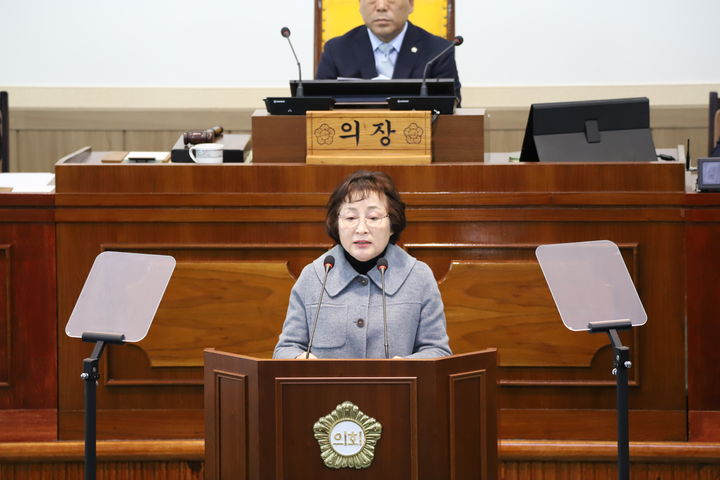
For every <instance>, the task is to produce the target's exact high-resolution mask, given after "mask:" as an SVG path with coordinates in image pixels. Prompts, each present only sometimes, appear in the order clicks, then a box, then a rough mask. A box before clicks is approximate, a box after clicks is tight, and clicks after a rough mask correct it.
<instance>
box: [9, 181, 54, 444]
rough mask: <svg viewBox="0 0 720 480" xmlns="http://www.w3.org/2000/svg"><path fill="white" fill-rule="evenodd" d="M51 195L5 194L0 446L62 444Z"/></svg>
mask: <svg viewBox="0 0 720 480" xmlns="http://www.w3.org/2000/svg"><path fill="white" fill-rule="evenodd" d="M52 201H53V198H52V195H30V194H11V193H3V194H0V440H4V441H12V440H50V439H55V438H56V435H57V433H56V432H57V430H56V415H55V411H54V409H55V408H56V407H57V385H58V381H57V373H56V368H57V357H56V351H57V341H56V334H55V330H56V300H55V286H56V278H55V228H54V225H53V223H52V220H53V214H52Z"/></svg>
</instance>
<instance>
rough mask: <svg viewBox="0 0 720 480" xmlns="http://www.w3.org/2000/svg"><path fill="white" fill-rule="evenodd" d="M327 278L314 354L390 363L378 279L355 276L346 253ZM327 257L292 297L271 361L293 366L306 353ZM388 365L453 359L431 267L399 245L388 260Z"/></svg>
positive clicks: (306, 272) (373, 273) (335, 251)
mask: <svg viewBox="0 0 720 480" xmlns="http://www.w3.org/2000/svg"><path fill="white" fill-rule="evenodd" d="M327 254H330V255H333V256H334V257H335V266H334V267H333V268H332V269H331V270H330V273H329V274H328V279H327V284H326V287H325V292H326V293H325V296H324V298H323V302H322V307H321V308H320V316H319V317H318V321H317V327H316V330H315V339H314V342H313V347H312V353H313V354H315V355H316V356H317V357H318V358H385V346H384V327H383V312H382V290H381V280H380V272H378V270H377V269H375V268H373V269H372V270H370V271H369V272H368V274H367V275H360V274H358V273H357V272H356V271H355V269H353V268H352V266H351V265H350V264H349V263H348V261H347V260H346V259H345V255H344V254H343V251H342V247H341V246H339V245H336V246H335V247H333V248H332V249H331V250H330V251H329V252H327ZM327 254H325V255H322V256H321V257H318V258H317V259H315V260H314V261H313V262H312V263H311V264H310V265H307V266H306V267H305V268H304V269H303V271H302V273H301V274H300V277H299V278H298V280H297V282H296V283H295V286H294V287H293V289H292V292H291V293H290V302H289V304H288V310H287V315H286V317H285V323H284V324H283V329H282V332H281V333H280V338H279V340H278V343H277V346H276V347H275V352H274V353H273V358H295V357H297V356H298V355H299V354H301V353H303V352H305V351H306V350H307V346H308V342H309V338H310V331H311V329H312V323H313V320H314V318H315V313H316V312H317V306H318V301H319V299H320V289H321V288H322V280H323V276H324V274H325V270H324V268H323V260H324V258H325V256H326V255H327ZM385 258H386V259H387V261H388V269H387V271H386V273H385V295H386V304H387V323H388V343H389V352H390V358H392V357H394V356H396V355H398V356H401V357H409V358H432V357H441V356H445V355H451V354H452V352H451V351H450V346H449V344H448V336H447V332H446V329H445V312H444V309H443V303H442V299H441V298H440V290H439V289H438V286H437V282H436V281H435V277H433V274H432V271H431V270H430V267H428V266H427V264H425V263H423V262H421V261H419V260H417V259H415V258H413V257H411V256H410V255H409V254H407V253H406V252H405V251H404V250H403V249H401V248H400V247H398V246H396V245H392V244H390V245H388V247H387V250H386V252H385Z"/></svg>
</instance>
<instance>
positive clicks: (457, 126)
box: [252, 108, 485, 163]
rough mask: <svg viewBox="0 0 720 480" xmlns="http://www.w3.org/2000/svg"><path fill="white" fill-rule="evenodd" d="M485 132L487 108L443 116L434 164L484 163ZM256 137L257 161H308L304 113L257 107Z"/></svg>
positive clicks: (254, 119)
mask: <svg viewBox="0 0 720 480" xmlns="http://www.w3.org/2000/svg"><path fill="white" fill-rule="evenodd" d="M347 111H348V112H352V110H347ZM484 131H485V109H484V108H458V109H457V111H456V112H455V113H454V114H453V115H439V116H438V118H437V120H435V122H434V124H433V137H432V149H433V163H448V162H482V161H483V152H484V148H485V145H484V143H483V135H484ZM252 139H253V162H254V163H286V162H291V163H305V149H306V144H307V140H306V137H305V116H304V115H270V114H269V113H267V112H266V111H265V110H255V112H253V115H252Z"/></svg>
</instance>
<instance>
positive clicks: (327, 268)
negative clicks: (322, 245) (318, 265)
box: [305, 255, 335, 360]
mask: <svg viewBox="0 0 720 480" xmlns="http://www.w3.org/2000/svg"><path fill="white" fill-rule="evenodd" d="M323 263H324V266H325V276H324V277H323V283H322V290H320V301H319V302H318V308H317V312H315V320H313V327H312V332H311V333H310V343H308V349H307V352H305V359H306V360H307V359H308V358H310V351H311V350H312V345H313V340H314V339H315V328H317V322H318V317H319V316H320V307H322V301H323V297H324V296H325V284H326V283H327V277H328V273H330V269H331V268H332V267H333V266H334V265H335V259H334V258H333V257H332V255H328V256H327V257H325V261H324V262H323Z"/></svg>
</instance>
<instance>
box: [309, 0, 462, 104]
mask: <svg viewBox="0 0 720 480" xmlns="http://www.w3.org/2000/svg"><path fill="white" fill-rule="evenodd" d="M413 7H414V0H360V14H361V15H362V17H363V21H364V22H365V25H364V26H362V25H361V26H359V27H356V28H353V29H352V30H350V31H349V32H347V33H346V34H345V35H343V36H341V37H336V38H332V39H330V40H328V41H327V42H326V43H325V49H324V50H323V53H322V56H321V57H320V65H319V66H318V69H317V73H316V75H315V78H316V79H318V80H323V79H334V78H338V77H346V78H365V79H371V78H373V79H374V78H378V79H390V78H422V76H423V71H424V69H425V64H426V63H427V62H428V61H429V60H430V59H431V58H433V57H434V56H435V55H437V54H438V53H440V52H441V51H442V49H443V48H446V47H447V46H448V45H450V42H448V41H447V40H445V39H444V38H441V37H438V36H436V35H433V34H431V33H429V32H427V31H425V30H423V29H422V28H420V27H416V26H415V25H413V24H412V23H410V22H408V16H409V15H410V13H412V11H413ZM428 78H453V79H455V96H456V97H458V99H460V79H459V78H458V72H457V67H456V65H455V51H454V50H450V51H449V52H447V53H446V54H445V55H443V56H442V57H440V58H439V59H437V60H436V61H435V63H434V64H433V65H431V66H430V69H429V71H428Z"/></svg>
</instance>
